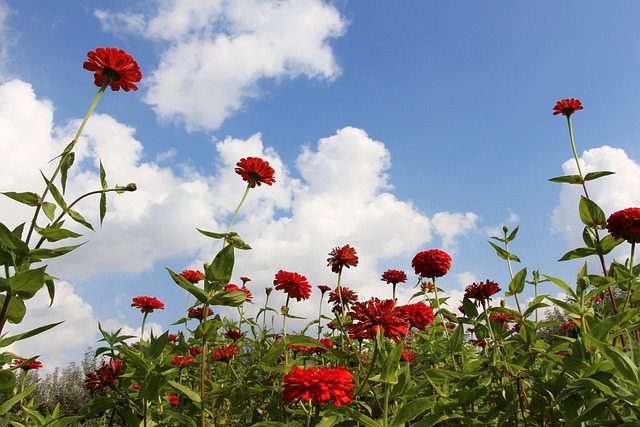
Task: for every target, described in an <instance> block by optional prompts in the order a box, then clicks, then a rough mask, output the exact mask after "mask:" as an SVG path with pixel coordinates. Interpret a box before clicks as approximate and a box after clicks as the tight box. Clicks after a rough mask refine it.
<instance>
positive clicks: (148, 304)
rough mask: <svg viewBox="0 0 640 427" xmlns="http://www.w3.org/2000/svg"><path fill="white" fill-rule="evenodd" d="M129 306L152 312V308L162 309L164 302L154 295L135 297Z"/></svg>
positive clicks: (144, 311)
mask: <svg viewBox="0 0 640 427" xmlns="http://www.w3.org/2000/svg"><path fill="white" fill-rule="evenodd" d="M131 307H135V308H139V309H140V311H141V312H143V313H153V310H164V303H163V302H162V301H160V300H159V299H158V298H156V297H135V298H134V299H133V303H131Z"/></svg>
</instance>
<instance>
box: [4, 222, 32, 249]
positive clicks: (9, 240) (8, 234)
mask: <svg viewBox="0 0 640 427" xmlns="http://www.w3.org/2000/svg"><path fill="white" fill-rule="evenodd" d="M0 243H2V244H3V245H5V246H6V247H7V248H9V249H11V250H12V251H13V252H14V253H16V254H18V255H20V256H24V255H26V254H27V253H28V252H29V247H28V246H27V244H26V243H25V242H23V241H22V240H20V238H19V237H18V236H16V235H15V234H14V233H13V232H12V231H11V230H9V229H8V228H7V226H6V225H4V224H3V223H1V222H0Z"/></svg>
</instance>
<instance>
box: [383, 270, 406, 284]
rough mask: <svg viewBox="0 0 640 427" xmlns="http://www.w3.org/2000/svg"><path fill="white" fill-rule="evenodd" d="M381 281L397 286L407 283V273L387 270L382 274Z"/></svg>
mask: <svg viewBox="0 0 640 427" xmlns="http://www.w3.org/2000/svg"><path fill="white" fill-rule="evenodd" d="M380 280H382V281H383V282H387V283H388V284H390V285H397V284H398V283H404V282H406V281H407V273H405V272H404V271H402V270H387V271H385V272H384V273H382V279H380Z"/></svg>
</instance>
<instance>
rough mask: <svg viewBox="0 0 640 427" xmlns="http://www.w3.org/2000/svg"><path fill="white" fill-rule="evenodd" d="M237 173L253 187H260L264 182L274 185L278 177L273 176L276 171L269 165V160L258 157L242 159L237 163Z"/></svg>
mask: <svg viewBox="0 0 640 427" xmlns="http://www.w3.org/2000/svg"><path fill="white" fill-rule="evenodd" d="M236 166H238V167H237V168H236V173H237V174H238V175H240V176H241V177H242V179H243V180H244V181H247V182H248V183H249V186H250V187H251V188H255V186H256V184H258V187H259V186H260V185H262V184H267V185H273V183H274V182H276V179H275V178H274V177H273V176H274V175H275V173H276V171H274V170H273V168H272V167H271V166H269V162H267V161H264V160H262V159H260V158H258V157H247V158H246V159H240V161H239V162H238V163H236Z"/></svg>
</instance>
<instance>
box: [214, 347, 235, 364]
mask: <svg viewBox="0 0 640 427" xmlns="http://www.w3.org/2000/svg"><path fill="white" fill-rule="evenodd" d="M238 353H240V349H238V346H237V345H236V344H235V343H233V344H229V345H228V346H225V347H220V348H216V349H214V350H212V351H211V360H213V361H216V362H226V361H228V360H231V358H232V357H233V355H234V354H238Z"/></svg>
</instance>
